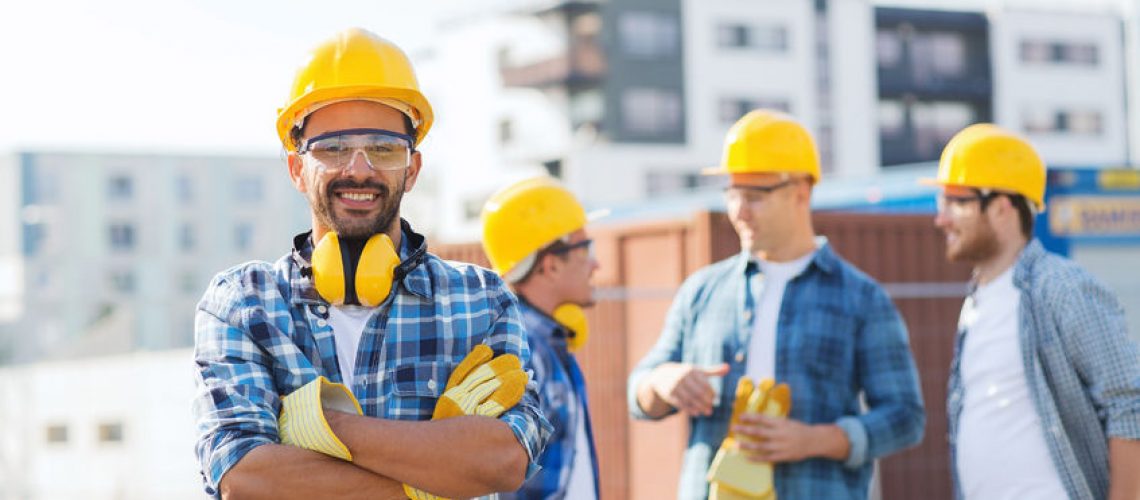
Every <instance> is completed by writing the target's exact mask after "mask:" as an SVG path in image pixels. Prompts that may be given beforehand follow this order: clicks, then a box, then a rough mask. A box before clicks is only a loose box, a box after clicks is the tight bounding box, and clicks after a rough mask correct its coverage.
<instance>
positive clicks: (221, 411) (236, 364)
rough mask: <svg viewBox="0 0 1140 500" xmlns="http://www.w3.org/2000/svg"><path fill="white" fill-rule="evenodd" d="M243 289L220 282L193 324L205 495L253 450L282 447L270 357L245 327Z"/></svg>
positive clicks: (209, 291)
mask: <svg viewBox="0 0 1140 500" xmlns="http://www.w3.org/2000/svg"><path fill="white" fill-rule="evenodd" d="M242 314H243V310H242V308H241V294H240V292H239V288H238V287H237V286H236V285H235V284H233V283H232V281H230V280H227V279H225V278H223V277H218V278H216V279H215V280H214V282H213V283H212V284H211V285H210V287H209V289H207V291H206V293H205V295H204V296H203V298H202V300H201V302H199V304H198V311H197V315H196V317H195V319H194V333H195V342H194V364H195V368H196V370H195V385H196V388H197V390H196V394H195V397H194V401H193V414H194V420H195V424H196V427H197V435H198V441H197V445H196V448H197V455H198V461H199V465H200V466H201V471H202V476H203V479H204V481H205V483H206V492H207V493H208V494H210V495H215V496H216V495H218V484H219V482H220V481H221V480H222V477H223V476H224V475H225V474H226V473H227V472H228V471H229V470H230V469H231V468H232V467H233V466H234V465H235V464H236V463H237V462H238V461H239V460H241V459H242V457H244V456H245V454H246V453H249V451H250V450H252V449H254V448H256V447H258V446H260V445H263V444H266V443H275V442H278V436H277V411H278V409H279V402H278V395H277V392H276V391H275V389H274V386H273V380H272V377H271V375H270V372H269V367H270V366H271V364H272V360H270V359H269V358H268V357H267V355H266V353H265V352H263V351H261V350H260V349H259V348H258V347H257V345H256V344H255V343H254V342H253V341H252V340H251V339H250V338H249V337H248V333H249V332H248V331H247V330H246V328H244V327H243V326H242V323H243V321H242V320H241V315H242Z"/></svg>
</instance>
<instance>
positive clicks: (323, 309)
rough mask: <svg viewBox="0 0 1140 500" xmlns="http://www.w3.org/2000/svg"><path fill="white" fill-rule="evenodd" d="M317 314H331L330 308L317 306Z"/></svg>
mask: <svg viewBox="0 0 1140 500" xmlns="http://www.w3.org/2000/svg"><path fill="white" fill-rule="evenodd" d="M317 312H319V313H321V314H324V313H327V312H329V308H327V307H325V306H317Z"/></svg>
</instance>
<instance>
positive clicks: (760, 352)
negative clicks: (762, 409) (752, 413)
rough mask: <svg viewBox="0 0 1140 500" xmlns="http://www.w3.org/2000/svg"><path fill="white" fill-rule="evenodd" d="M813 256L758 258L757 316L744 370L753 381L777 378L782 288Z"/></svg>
mask: <svg viewBox="0 0 1140 500" xmlns="http://www.w3.org/2000/svg"><path fill="white" fill-rule="evenodd" d="M814 256H815V251H812V252H809V253H808V254H807V255H804V256H803V257H800V258H798V259H796V260H792V261H788V262H768V261H765V260H758V264H759V265H760V272H761V274H760V275H758V276H757V279H755V280H753V282H752V286H753V289H752V293H753V296H754V297H756V318H755V319H753V321H752V336H751V338H750V339H749V341H748V366H747V368H746V369H745V371H744V374H745V375H746V376H748V377H751V378H752V379H753V380H761V379H765V378H770V379H773V380H774V379H775V378H776V324H777V322H779V320H780V306H781V305H782V304H783V303H784V289H785V288H787V287H788V282H789V281H791V280H792V278H795V277H796V276H799V275H800V273H802V272H804V269H807V266H808V264H809V263H811V259H812V257H814Z"/></svg>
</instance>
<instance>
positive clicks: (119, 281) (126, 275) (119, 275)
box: [109, 270, 135, 293]
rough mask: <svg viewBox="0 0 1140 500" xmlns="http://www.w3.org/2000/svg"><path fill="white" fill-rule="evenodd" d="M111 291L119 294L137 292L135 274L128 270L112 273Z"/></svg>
mask: <svg viewBox="0 0 1140 500" xmlns="http://www.w3.org/2000/svg"><path fill="white" fill-rule="evenodd" d="M109 278H110V281H111V289H113V290H115V291H116V292H119V293H131V292H134V291H135V273H133V272H131V271H126V270H120V271H112V272H111V274H110V277H109Z"/></svg>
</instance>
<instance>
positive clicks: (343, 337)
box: [329, 305, 374, 390]
mask: <svg viewBox="0 0 1140 500" xmlns="http://www.w3.org/2000/svg"><path fill="white" fill-rule="evenodd" d="M373 310H374V308H370V307H361V306H347V305H345V306H333V307H331V308H329V326H330V327H332V331H333V339H334V340H335V343H336V360H337V364H338V365H340V378H341V379H342V380H344V385H345V386H347V387H348V389H349V390H352V382H353V373H354V372H355V371H356V351H357V350H358V349H359V348H360V337H361V336H363V335H364V327H365V326H367V325H368V318H370V317H372V311H373Z"/></svg>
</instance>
